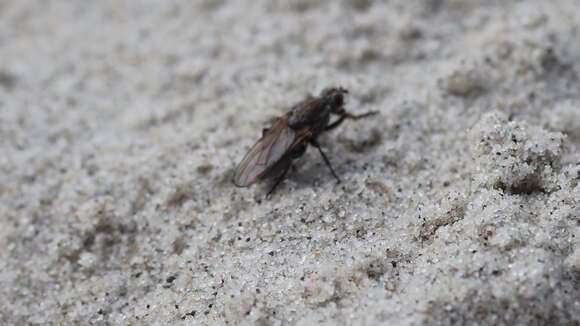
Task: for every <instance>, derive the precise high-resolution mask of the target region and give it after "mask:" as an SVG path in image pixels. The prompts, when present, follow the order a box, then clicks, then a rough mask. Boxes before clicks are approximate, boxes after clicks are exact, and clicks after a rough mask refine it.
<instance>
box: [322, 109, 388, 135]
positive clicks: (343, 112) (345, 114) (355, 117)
mask: <svg viewBox="0 0 580 326" xmlns="http://www.w3.org/2000/svg"><path fill="white" fill-rule="evenodd" d="M377 113H379V112H378V111H370V112H367V113H363V114H359V115H355V114H351V113H348V112H346V110H344V109H342V110H340V111H339V112H337V113H336V114H337V115H339V116H340V118H338V120H336V121H335V122H333V123H331V124H330V125H328V126H326V128H324V131H328V130H332V129H334V128H336V127H338V126H340V125H341V124H342V123H343V122H344V120H345V119H352V120H358V119H362V118H366V117H370V116H371V115H375V114H377Z"/></svg>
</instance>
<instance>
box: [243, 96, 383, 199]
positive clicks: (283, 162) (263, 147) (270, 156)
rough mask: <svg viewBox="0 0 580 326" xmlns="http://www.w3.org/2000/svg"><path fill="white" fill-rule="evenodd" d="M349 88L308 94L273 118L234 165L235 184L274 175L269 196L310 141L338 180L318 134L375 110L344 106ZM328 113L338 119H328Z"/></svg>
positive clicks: (364, 116) (247, 184)
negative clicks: (349, 109)
mask: <svg viewBox="0 0 580 326" xmlns="http://www.w3.org/2000/svg"><path fill="white" fill-rule="evenodd" d="M347 93H348V91H347V90H346V89H343V88H341V87H339V88H334V87H332V88H327V89H325V90H323V91H322V92H321V94H320V96H318V97H309V98H307V99H305V100H303V101H301V102H299V103H297V104H295V105H294V106H293V107H292V109H290V111H288V113H286V114H285V115H283V116H281V117H278V118H276V119H275V120H274V122H273V124H272V126H271V127H270V128H266V129H264V130H263V131H262V138H260V139H259V140H258V141H257V142H256V144H254V146H252V148H251V149H250V150H249V151H248V153H247V154H246V156H245V157H244V158H243V159H242V161H241V162H240V163H239V164H238V166H237V167H236V170H235V172H234V179H233V182H234V184H235V185H236V186H238V187H248V186H250V185H252V184H254V183H255V182H258V181H262V180H264V179H269V178H276V181H275V182H274V185H273V186H272V188H271V189H270V191H269V192H268V194H267V195H266V197H268V196H269V195H270V194H271V193H272V192H273V191H274V189H276V187H277V186H278V185H279V184H280V182H281V181H282V180H283V179H284V177H285V176H286V173H287V172H288V170H289V169H290V165H291V164H292V161H293V160H295V159H297V158H299V157H300V156H302V155H303V154H304V152H306V147H307V146H308V145H312V146H314V147H316V148H317V149H318V152H320V155H321V156H322V159H323V160H324V163H326V166H328V168H329V169H330V172H331V173H332V175H333V176H334V177H335V178H336V180H337V181H338V182H340V178H339V177H338V175H337V174H336V172H334V169H333V168H332V165H331V164H330V160H329V159H328V157H327V156H326V154H325V153H324V152H323V151H322V149H321V148H320V144H319V143H318V136H319V135H320V134H322V133H323V132H326V131H329V130H332V129H334V128H336V127H338V126H339V125H340V124H341V123H343V122H344V120H346V119H352V120H358V119H361V118H366V117H368V116H371V115H374V114H377V113H378V112H376V111H371V112H367V113H364V114H361V115H353V114H351V113H349V112H347V111H346V110H345V109H344V96H345V94H347ZM331 114H333V115H337V116H338V119H336V120H335V121H333V122H332V123H330V116H331Z"/></svg>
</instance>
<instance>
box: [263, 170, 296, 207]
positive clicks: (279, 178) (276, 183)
mask: <svg viewBox="0 0 580 326" xmlns="http://www.w3.org/2000/svg"><path fill="white" fill-rule="evenodd" d="M290 166H291V164H288V166H287V167H286V168H285V169H284V171H283V172H282V174H280V176H279V177H278V178H277V179H276V181H275V182H274V185H273V186H272V188H271V189H270V191H268V193H267V194H266V199H268V198H270V195H271V194H272V193H273V192H274V189H276V187H278V185H279V184H280V182H282V180H284V177H285V176H286V173H287V172H288V170H290Z"/></svg>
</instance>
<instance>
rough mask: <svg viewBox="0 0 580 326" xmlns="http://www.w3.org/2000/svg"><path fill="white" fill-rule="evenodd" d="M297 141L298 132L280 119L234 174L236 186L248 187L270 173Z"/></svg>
mask: <svg viewBox="0 0 580 326" xmlns="http://www.w3.org/2000/svg"><path fill="white" fill-rule="evenodd" d="M295 140H296V132H295V131H294V130H292V129H291V128H290V127H288V125H287V121H286V119H284V118H280V119H278V120H277V121H276V122H275V123H274V125H273V126H272V128H270V130H268V131H267V132H266V133H265V134H264V136H262V138H260V140H258V142H256V144H255V145H254V146H253V147H252V148H251V149H250V151H249V152H248V153H247V154H246V156H245V157H244V159H243V160H242V161H241V162H240V164H238V166H237V167H236V171H235V172H234V184H235V185H236V186H238V187H247V186H249V185H251V184H252V183H254V182H256V181H257V180H258V179H259V178H260V176H262V175H264V174H265V173H267V172H268V169H269V168H271V167H272V166H274V164H276V163H277V162H278V161H280V159H282V157H283V156H284V154H286V153H287V152H288V150H289V149H290V148H292V147H293V144H294V143H295Z"/></svg>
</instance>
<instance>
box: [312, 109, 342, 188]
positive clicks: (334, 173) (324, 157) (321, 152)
mask: <svg viewBox="0 0 580 326" xmlns="http://www.w3.org/2000/svg"><path fill="white" fill-rule="evenodd" d="M343 120H344V119H343ZM310 144H312V146H314V147H316V148H318V151H319V152H320V155H322V158H323V159H324V163H326V166H328V168H329V169H330V172H332V175H333V176H334V177H335V178H336V181H338V183H340V178H339V177H338V175H337V174H336V172H334V169H333V168H332V165H331V164H330V160H329V159H328V157H326V154H324V152H323V151H322V148H320V144H319V143H318V141H317V140H316V139H312V140H310Z"/></svg>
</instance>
